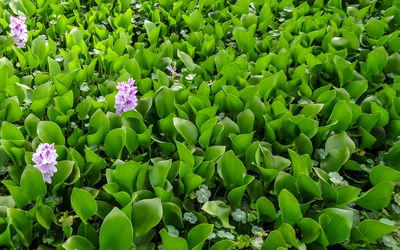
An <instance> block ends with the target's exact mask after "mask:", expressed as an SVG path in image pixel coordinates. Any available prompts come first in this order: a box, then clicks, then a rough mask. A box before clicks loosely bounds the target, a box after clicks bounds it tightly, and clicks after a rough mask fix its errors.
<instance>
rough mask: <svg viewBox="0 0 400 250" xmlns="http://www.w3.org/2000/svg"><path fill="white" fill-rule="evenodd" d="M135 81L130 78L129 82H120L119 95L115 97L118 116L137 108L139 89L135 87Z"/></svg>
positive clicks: (118, 86)
mask: <svg viewBox="0 0 400 250" xmlns="http://www.w3.org/2000/svg"><path fill="white" fill-rule="evenodd" d="M134 84H135V80H133V79H132V78H129V80H128V81H127V82H119V83H118V85H117V89H118V93H117V95H116V96H115V106H114V107H115V109H116V113H117V114H119V115H120V114H122V113H123V112H125V111H129V110H132V109H135V108H136V106H137V101H138V99H137V97H136V93H137V87H136V86H134Z"/></svg>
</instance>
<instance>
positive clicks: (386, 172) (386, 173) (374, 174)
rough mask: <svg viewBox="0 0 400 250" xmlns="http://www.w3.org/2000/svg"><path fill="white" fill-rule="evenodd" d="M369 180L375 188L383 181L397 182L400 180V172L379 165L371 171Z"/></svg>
mask: <svg viewBox="0 0 400 250" xmlns="http://www.w3.org/2000/svg"><path fill="white" fill-rule="evenodd" d="M369 180H370V181H371V183H372V185H374V186H376V185H377V184H379V183H380V182H383V181H393V182H397V181H399V180H400V172H399V171H397V170H394V169H393V168H390V167H386V166H382V165H378V166H376V167H373V168H372V169H371V172H370V173H369Z"/></svg>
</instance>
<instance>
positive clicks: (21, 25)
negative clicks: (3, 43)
mask: <svg viewBox="0 0 400 250" xmlns="http://www.w3.org/2000/svg"><path fill="white" fill-rule="evenodd" d="M25 20H26V18H25V17H24V16H17V17H13V16H10V29H11V32H10V36H12V37H14V42H15V45H17V47H18V48H25V45H26V42H27V41H28V30H27V28H26V24H25Z"/></svg>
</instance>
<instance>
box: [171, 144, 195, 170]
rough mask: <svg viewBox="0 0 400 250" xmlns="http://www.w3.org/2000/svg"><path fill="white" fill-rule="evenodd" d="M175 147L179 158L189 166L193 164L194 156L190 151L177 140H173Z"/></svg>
mask: <svg viewBox="0 0 400 250" xmlns="http://www.w3.org/2000/svg"><path fill="white" fill-rule="evenodd" d="M175 144H176V148H177V149H178V154H179V159H180V160H181V161H183V162H185V163H187V164H188V165H189V166H190V167H193V166H194V157H193V155H192V152H190V151H189V149H188V148H187V147H186V146H185V145H184V144H183V143H180V142H178V141H176V142H175Z"/></svg>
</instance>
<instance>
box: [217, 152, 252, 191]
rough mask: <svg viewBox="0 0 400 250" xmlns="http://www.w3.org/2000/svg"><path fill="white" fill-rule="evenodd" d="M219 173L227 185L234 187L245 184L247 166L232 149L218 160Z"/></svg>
mask: <svg viewBox="0 0 400 250" xmlns="http://www.w3.org/2000/svg"><path fill="white" fill-rule="evenodd" d="M217 171H218V175H219V176H220V177H221V178H222V180H223V181H224V185H225V187H227V188H228V189H232V188H235V187H239V186H242V185H243V184H244V177H245V176H246V168H245V167H244V165H243V163H242V162H241V161H240V160H239V159H238V158H237V157H236V155H235V154H234V153H233V151H232V150H229V151H228V152H226V153H225V154H224V155H223V156H222V157H221V159H220V160H219V162H218V166H217Z"/></svg>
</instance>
